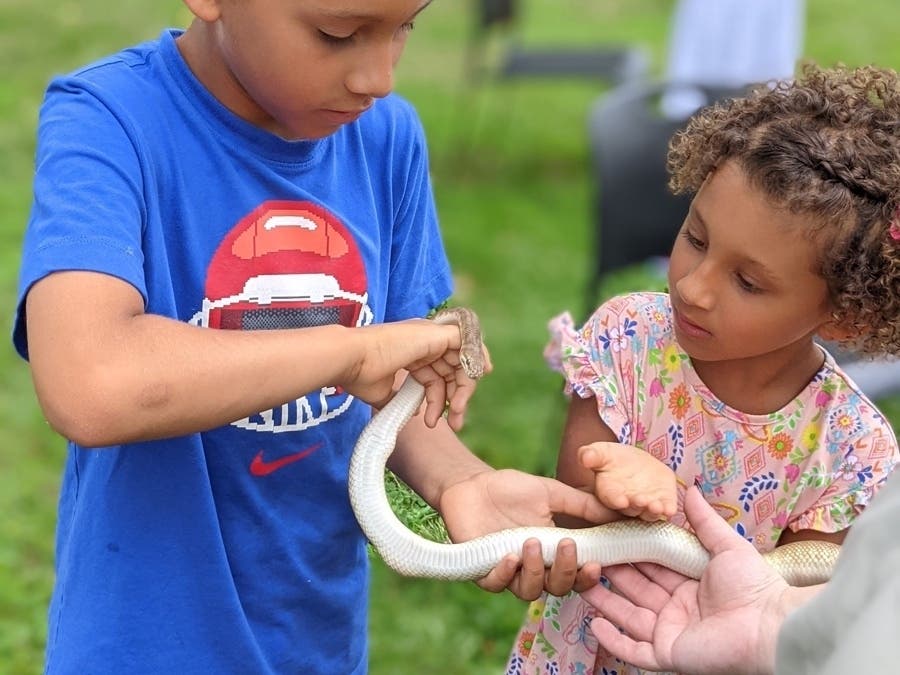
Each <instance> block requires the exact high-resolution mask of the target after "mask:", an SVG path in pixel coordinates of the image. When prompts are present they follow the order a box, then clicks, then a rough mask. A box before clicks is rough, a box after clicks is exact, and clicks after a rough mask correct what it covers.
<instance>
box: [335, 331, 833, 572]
mask: <svg viewBox="0 0 900 675" xmlns="http://www.w3.org/2000/svg"><path fill="white" fill-rule="evenodd" d="M438 320H439V321H441V322H449V321H463V322H468V321H472V320H474V319H473V318H472V316H471V315H461V314H452V315H447V316H443V317H441V316H439V318H438ZM465 325H466V326H468V325H469V324H468V323H466V324H465ZM463 327H464V326H463V325H461V328H463ZM463 335H464V346H465V345H466V343H467V341H472V340H477V345H476V346H477V354H476V352H475V351H474V349H475V347H474V346H471V345H469V347H468V349H469V351H468V353H467V357H466V358H468V359H470V360H472V361H473V362H478V360H479V358H480V355H481V338H480V332H477V331H475V330H474V329H471V328H468V329H467V330H466V331H465V332H464V333H463ZM423 398H424V388H423V387H422V385H421V384H419V383H418V382H416V381H415V380H414V379H413V378H412V377H409V378H407V380H406V382H405V383H404V384H403V385H402V386H401V387H400V389H399V391H398V392H397V393H396V394H395V395H394V397H393V398H392V399H391V400H390V401H389V402H388V403H387V404H386V405H385V406H384V407H383V408H382V409H381V410H380V411H379V412H378V413H376V414H375V415H374V416H373V417H372V419H371V421H370V422H369V423H368V424H367V425H366V427H365V429H364V430H363V432H362V434H361V435H360V437H359V439H358V440H357V442H356V446H355V448H354V450H353V455H352V457H351V461H350V475H349V492H350V503H351V505H352V507H353V511H354V513H355V515H356V518H357V520H358V522H359V525H360V527H361V528H362V531H363V532H364V533H365V535H366V537H367V538H368V539H369V541H370V542H371V543H372V545H373V546H374V547H375V549H376V550H377V551H378V553H379V554H380V555H381V557H382V559H383V560H384V561H385V563H386V564H387V565H388V566H389V567H391V568H392V569H393V570H394V571H396V572H398V573H400V574H403V575H405V576H412V577H423V578H432V579H443V580H448V581H465V580H474V579H479V578H481V577H483V576H485V575H486V574H487V573H488V572H490V571H491V570H492V569H493V568H494V567H496V566H497V564H498V563H499V562H500V561H501V560H502V559H503V558H504V557H505V556H507V555H509V554H511V553H512V554H516V555H518V554H520V553H521V551H522V545H523V544H524V543H525V540H526V539H530V538H536V539H539V540H540V542H541V546H542V551H543V556H544V562H545V564H546V565H548V566H549V565H550V564H551V563H552V562H553V557H554V555H555V553H556V547H557V544H558V543H559V541H560V540H561V539H564V538H570V539H572V540H574V541H575V544H576V547H577V552H578V564H579V566H580V565H583V564H584V563H585V562H588V561H596V562H600V563H601V564H602V565H604V566H606V565H615V564H619V563H629V562H655V563H659V564H661V565H665V566H666V567H669V568H670V569H673V570H675V571H677V572H681V573H682V574H685V575H687V576H690V577H692V578H694V579H699V578H700V575H701V574H702V572H703V569H704V568H705V567H706V564H707V563H708V562H709V553H708V552H707V551H706V549H704V548H703V545H702V544H701V543H700V542H699V540H698V539H697V538H696V537H695V536H694V535H693V534H691V533H690V532H688V531H687V530H685V529H683V528H681V527H678V526H676V525H673V524H671V523H666V522H655V523H647V522H644V521H641V520H637V519H626V520H621V521H616V522H612V523H607V524H605V525H598V526H596V527H590V528H584V529H576V530H570V529H565V528H558V527H519V528H513V529H508V530H502V531H500V532H494V533H492V534H488V535H485V536H482V537H478V538H477V539H471V540H469V541H466V542H463V543H459V544H451V543H438V542H434V541H430V540H428V539H425V538H424V537H421V536H419V535H417V534H415V533H414V532H412V531H410V530H409V529H408V528H407V527H406V526H405V525H404V524H403V523H402V522H401V521H400V520H399V519H398V518H397V516H396V515H395V514H394V512H393V510H392V509H391V506H390V504H389V503H388V499H387V494H386V491H385V485H384V469H385V466H386V463H387V460H388V457H390V455H391V453H392V452H393V451H394V446H395V445H396V442H397V434H398V433H399V432H400V429H401V428H402V427H403V425H404V424H406V422H407V421H408V420H409V418H410V417H412V415H413V414H414V413H415V412H416V410H418V408H419V406H420V405H421V403H422V400H423ZM839 551H840V546H837V545H836V544H831V543H828V542H822V541H803V542H796V543H793V544H788V545H785V546H779V547H778V548H776V549H775V550H773V551H770V552H769V553H766V554H764V556H763V557H764V558H765V559H766V561H767V562H768V563H769V564H770V565H772V566H773V567H774V568H775V569H776V570H777V571H778V572H779V573H780V574H781V575H782V576H783V577H784V578H785V579H786V580H787V581H788V583H790V584H792V585H795V586H805V585H811V584H816V583H821V582H824V581H827V580H828V578H829V577H830V576H831V570H832V568H833V566H834V563H835V560H836V559H837V555H838V553H839Z"/></svg>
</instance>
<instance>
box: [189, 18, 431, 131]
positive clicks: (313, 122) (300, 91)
mask: <svg viewBox="0 0 900 675" xmlns="http://www.w3.org/2000/svg"><path fill="white" fill-rule="evenodd" d="M186 4H188V6H189V7H190V8H191V9H192V11H193V12H194V14H195V15H196V16H197V18H198V21H196V22H194V24H193V25H192V26H191V27H190V28H189V29H188V31H187V32H186V33H185V34H184V35H183V36H181V38H179V47H180V48H181V51H182V54H184V56H185V58H186V60H187V62H188V64H189V66H190V67H191V69H192V70H193V71H194V73H195V74H196V75H197V77H198V78H199V79H200V80H201V81H202V82H203V83H204V85H206V87H207V88H208V89H209V90H210V91H211V92H212V93H213V95H215V96H216V98H218V99H219V100H220V101H221V102H222V103H223V104H224V105H225V106H226V107H228V108H229V109H230V110H232V111H233V112H234V113H235V114H237V115H238V116H240V117H242V118H244V119H246V120H248V121H250V122H252V123H253V124H256V125H257V126H260V127H263V128H266V129H269V130H270V131H272V132H274V133H276V134H278V135H280V136H283V137H284V138H288V139H314V138H321V137H324V136H327V135H329V134H331V133H333V132H334V131H336V130H337V129H338V128H339V127H340V126H341V125H343V124H347V123H349V122H352V121H353V120H355V119H356V118H357V117H359V116H360V115H361V114H362V113H363V112H364V111H365V110H367V109H368V108H369V107H370V106H371V105H372V103H373V101H374V99H376V98H381V97H384V96H387V95H388V94H389V93H390V92H391V90H392V89H393V86H394V66H395V65H396V63H397V61H398V59H399V58H400V55H401V53H402V52H403V48H404V46H405V45H406V40H407V36H408V35H409V32H410V30H412V23H413V20H414V19H415V17H416V16H417V15H418V14H419V12H421V11H422V10H423V9H424V8H425V7H426V6H427V5H428V4H429V0H379V2H372V1H371V0H340V2H336V1H335V0H186Z"/></svg>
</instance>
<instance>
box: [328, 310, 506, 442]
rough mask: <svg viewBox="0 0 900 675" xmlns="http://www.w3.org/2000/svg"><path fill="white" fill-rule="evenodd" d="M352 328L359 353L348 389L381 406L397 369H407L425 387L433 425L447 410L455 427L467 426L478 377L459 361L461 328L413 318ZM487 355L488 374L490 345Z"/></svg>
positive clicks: (427, 419) (428, 415)
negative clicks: (472, 374)
mask: <svg viewBox="0 0 900 675" xmlns="http://www.w3.org/2000/svg"><path fill="white" fill-rule="evenodd" d="M351 330H354V331H356V333H355V335H356V336H357V337H358V338H359V340H358V341H357V342H358V346H359V357H358V359H357V360H356V362H355V364H354V365H355V367H354V368H353V369H352V370H351V371H350V372H349V373H348V375H347V376H346V378H345V382H344V384H343V386H344V388H345V389H347V391H349V392H350V393H351V394H353V395H354V396H356V397H358V398H360V399H362V400H364V401H366V402H367V403H371V404H372V405H374V406H375V407H380V406H382V405H384V404H385V403H387V401H388V400H389V399H390V397H391V396H392V395H393V393H394V384H395V376H396V374H397V372H398V371H401V370H404V369H405V370H407V371H409V372H410V374H411V375H412V376H413V377H414V378H415V379H416V380H418V381H419V382H421V383H422V385H424V387H425V423H426V424H427V425H428V426H430V427H434V426H435V425H436V424H437V422H438V420H439V419H440V417H441V415H442V414H443V413H444V410H445V409H446V410H447V411H448V415H447V422H448V423H449V424H450V426H451V428H453V429H454V430H459V429H460V428H461V427H462V425H463V417H464V413H465V409H466V406H467V404H468V401H469V399H470V398H471V397H472V394H473V393H474V391H475V381H474V380H472V379H471V378H469V377H468V376H467V375H466V373H465V370H464V369H463V367H462V365H461V363H460V358H459V348H460V332H459V327H457V326H456V325H441V324H438V323H435V322H433V321H428V320H425V319H414V320H410V321H401V322H397V323H387V324H378V325H372V326H367V327H365V328H360V329H351ZM484 356H485V369H484V372H490V370H491V363H490V357H489V355H488V353H487V350H486V349H485V350H484Z"/></svg>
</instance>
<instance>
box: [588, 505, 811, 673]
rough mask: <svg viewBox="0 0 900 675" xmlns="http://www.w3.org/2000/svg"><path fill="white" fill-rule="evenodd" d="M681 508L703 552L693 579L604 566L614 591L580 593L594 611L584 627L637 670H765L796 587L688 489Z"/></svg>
mask: <svg viewBox="0 0 900 675" xmlns="http://www.w3.org/2000/svg"><path fill="white" fill-rule="evenodd" d="M685 513H686V515H687V517H688V520H689V521H690V523H691V525H692V526H693V528H694V531H695V532H696V533H697V536H698V538H699V539H700V541H701V542H702V543H703V545H704V546H705V547H706V549H707V550H708V551H709V552H710V555H711V559H710V562H709V565H708V566H707V567H706V569H705V570H704V572H703V575H702V577H701V579H700V580H699V581H695V580H693V579H689V578H687V577H685V576H683V575H681V574H678V573H676V572H673V571H671V570H668V569H666V568H664V567H661V566H658V565H653V564H638V565H635V566H629V565H615V566H612V567H607V568H604V570H603V574H604V575H605V576H606V577H607V578H608V579H609V580H610V582H611V584H612V586H613V587H614V588H615V589H616V590H615V591H614V592H613V591H610V590H609V589H607V588H604V587H603V586H596V587H594V588H592V589H591V590H589V591H587V592H585V593H582V597H583V598H584V599H585V600H587V601H588V602H590V603H591V604H592V605H593V606H594V607H596V608H597V609H598V610H599V611H600V614H601V615H602V618H597V619H594V621H593V622H592V624H591V629H592V630H593V632H594V634H595V635H596V636H597V639H598V640H599V641H600V643H601V644H602V645H603V646H604V647H605V648H606V649H608V650H609V651H610V652H611V653H612V654H614V655H615V656H617V657H618V658H620V659H623V660H624V661H625V662H626V663H630V664H633V665H635V666H637V667H639V668H645V669H649V670H675V671H679V672H690V673H696V674H698V675H703V674H706V673H771V672H773V670H774V664H775V644H776V640H777V635H778V630H779V628H780V627H781V623H782V621H783V619H784V616H785V614H786V613H787V611H788V610H789V609H791V605H792V604H794V603H795V602H796V601H797V598H796V596H792V592H793V591H795V590H798V589H791V592H789V589H790V587H789V586H788V585H787V583H786V582H785V581H784V580H783V579H782V578H781V577H780V576H779V575H778V574H777V573H776V572H775V571H774V569H773V568H771V567H770V566H769V565H768V564H767V563H766V562H765V560H763V558H762V556H760V554H759V553H758V552H757V551H756V549H754V548H753V545H752V544H750V543H749V542H748V541H746V540H745V539H743V538H742V537H741V536H740V535H738V534H737V533H736V532H735V531H734V530H733V529H732V528H731V527H730V526H729V525H728V523H727V522H726V521H725V520H724V519H722V518H721V517H720V516H719V515H718V514H717V513H716V512H715V511H714V510H713V509H712V508H711V507H710V506H709V505H708V504H707V503H706V501H705V500H704V499H703V497H702V495H701V493H700V491H699V490H697V489H696V488H693V487H692V488H690V489H689V490H688V491H687V494H686V495H685ZM789 596H791V597H789ZM620 627H621V629H622V631H624V632H620V630H619V628H620Z"/></svg>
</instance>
